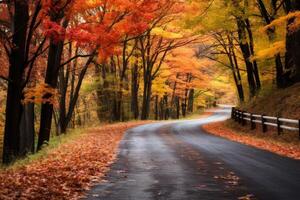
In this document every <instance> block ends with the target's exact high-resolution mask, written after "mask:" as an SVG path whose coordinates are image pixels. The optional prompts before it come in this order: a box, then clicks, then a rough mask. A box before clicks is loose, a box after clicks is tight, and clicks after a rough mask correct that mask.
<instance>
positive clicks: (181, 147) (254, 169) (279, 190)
mask: <svg viewBox="0 0 300 200" xmlns="http://www.w3.org/2000/svg"><path fill="white" fill-rule="evenodd" d="M229 115H230V110H229V109H226V108H224V109H220V110H217V111H215V113H214V114H213V115H212V116H209V117H207V118H202V119H197V120H184V121H170V122H159V123H154V124H148V125H143V126H140V127H137V128H134V129H131V130H129V131H128V132H127V134H126V136H125V138H124V139H123V141H122V142H121V144H120V149H119V155H118V159H117V161H116V163H115V164H113V166H112V169H111V171H110V172H109V174H108V175H107V177H106V180H107V181H105V182H103V183H101V184H99V185H96V186H95V187H93V188H92V190H91V191H90V193H89V194H88V197H87V198H88V199H102V200H164V199H165V200H169V199H170V200H207V199H211V200H218V199H239V198H240V199H247V197H251V199H262V200H264V199H272V200H276V199H280V200H281V199H286V200H293V199H295V200H296V199H300V161H297V160H292V159H289V158H285V157H281V156H278V155H276V154H273V153H270V152H267V151H263V150H259V149H256V148H253V147H250V146H247V145H243V144H240V143H236V142H232V141H229V140H226V139H223V138H220V137H216V136H213V135H210V134H207V133H205V132H204V131H203V130H201V125H203V124H206V123H209V122H215V121H220V120H225V119H226V118H228V117H229Z"/></svg>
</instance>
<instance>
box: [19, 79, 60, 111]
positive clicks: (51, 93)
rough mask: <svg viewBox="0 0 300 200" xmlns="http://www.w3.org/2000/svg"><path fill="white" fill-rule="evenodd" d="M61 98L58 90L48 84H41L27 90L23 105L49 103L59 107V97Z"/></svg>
mask: <svg viewBox="0 0 300 200" xmlns="http://www.w3.org/2000/svg"><path fill="white" fill-rule="evenodd" d="M58 96H59V94H58V91H57V89H54V88H52V87H50V86H48V85H47V84H44V83H43V84H39V85H37V86H36V87H33V88H27V89H25V91H24V100H23V103H24V104H27V103H41V104H45V103H49V104H53V105H55V106H56V105H57V104H58V101H57V97H58Z"/></svg>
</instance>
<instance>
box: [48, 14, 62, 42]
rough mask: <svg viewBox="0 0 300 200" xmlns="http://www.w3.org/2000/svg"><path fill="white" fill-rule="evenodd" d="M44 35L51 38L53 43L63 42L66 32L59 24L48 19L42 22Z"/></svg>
mask: <svg viewBox="0 0 300 200" xmlns="http://www.w3.org/2000/svg"><path fill="white" fill-rule="evenodd" d="M43 28H44V35H45V36H46V37H49V38H52V39H53V40H54V41H55V42H58V41H61V40H64V38H65V34H66V31H65V29H64V28H63V27H61V26H60V25H59V24H57V23H55V22H53V21H51V20H50V19H44V20H43Z"/></svg>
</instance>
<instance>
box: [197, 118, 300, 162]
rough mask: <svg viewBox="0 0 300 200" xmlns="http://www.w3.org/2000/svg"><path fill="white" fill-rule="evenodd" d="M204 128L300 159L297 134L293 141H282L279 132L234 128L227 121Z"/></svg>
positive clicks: (214, 133) (224, 136) (244, 142)
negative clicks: (263, 132) (264, 132)
mask: <svg viewBox="0 0 300 200" xmlns="http://www.w3.org/2000/svg"><path fill="white" fill-rule="evenodd" d="M203 128H204V129H205V130H206V131H208V132H209V133H211V134H213V135H217V136H220V137H223V138H227V139H229V140H233V141H236V142H239V143H242V144H246V145H250V146H254V147H256V148H259V149H263V150H267V151H270V152H273V153H276V154H278V155H281V156H286V157H289V158H293V159H297V160H300V146H299V144H300V142H294V140H296V141H297V136H294V137H293V139H292V141H293V142H291V141H282V140H281V139H280V138H281V137H282V136H277V137H276V134H277V133H273V132H272V131H271V132H270V133H267V134H262V133H261V131H260V130H258V129H256V130H251V131H250V130H249V129H247V128H242V127H239V128H237V127H234V128H233V127H230V125H229V124H227V123H226V122H217V123H211V124H207V125H204V126H203ZM290 140H291V139H290Z"/></svg>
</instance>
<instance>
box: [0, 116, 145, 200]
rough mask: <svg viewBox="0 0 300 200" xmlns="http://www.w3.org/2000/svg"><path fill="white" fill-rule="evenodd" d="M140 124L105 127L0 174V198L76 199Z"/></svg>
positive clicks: (101, 172) (107, 166) (103, 171)
mask: <svg viewBox="0 0 300 200" xmlns="http://www.w3.org/2000/svg"><path fill="white" fill-rule="evenodd" d="M140 124H141V122H139V123H138V122H132V123H126V124H125V123H121V124H115V125H106V126H103V127H102V128H95V129H91V130H89V131H88V132H87V133H84V134H81V135H79V136H78V137H76V138H74V139H72V140H71V141H68V142H67V143H65V144H61V145H60V146H59V147H58V148H56V149H52V150H49V152H48V154H47V155H46V156H45V158H42V159H38V160H35V161H33V162H31V163H30V164H28V165H25V166H20V167H15V168H9V169H6V170H2V171H0V180H1V182H0V188H1V190H0V199H2V200H6V199H10V200H11V199H78V198H80V197H82V195H83V194H84V192H85V191H86V190H88V189H89V188H90V187H91V186H92V185H93V183H95V182H98V181H100V179H101V178H103V176H104V174H105V173H106V172H107V171H108V169H109V165H110V164H111V163H112V162H113V161H114V159H115V158H116V150H117V147H118V144H119V142H120V140H121V139H122V137H123V134H124V132H125V131H126V130H127V129H128V128H131V127H133V126H136V125H140Z"/></svg>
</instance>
